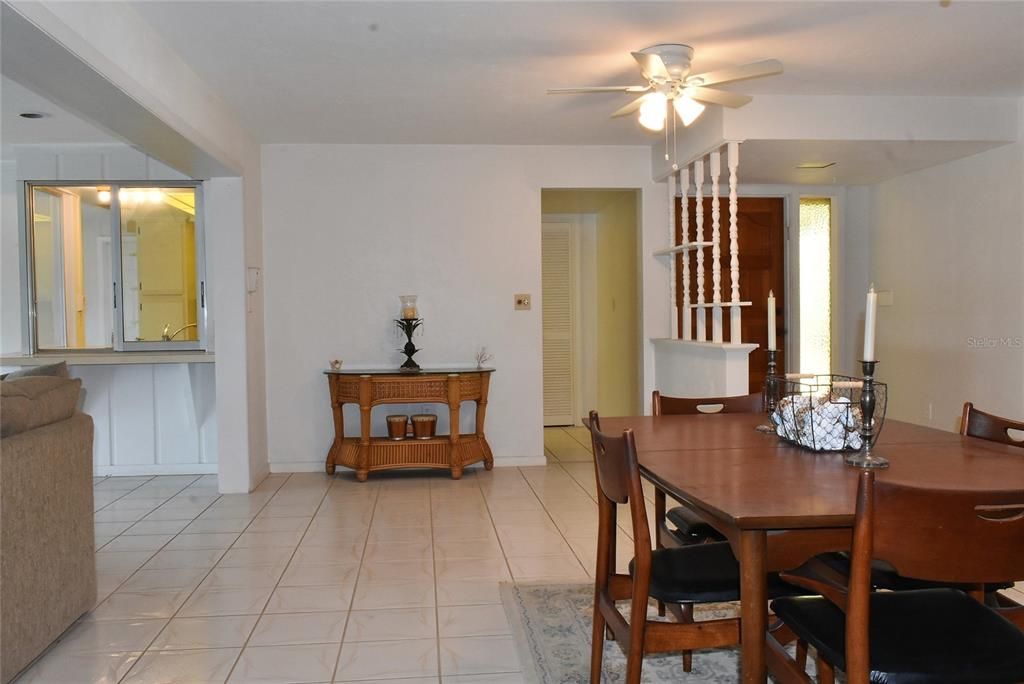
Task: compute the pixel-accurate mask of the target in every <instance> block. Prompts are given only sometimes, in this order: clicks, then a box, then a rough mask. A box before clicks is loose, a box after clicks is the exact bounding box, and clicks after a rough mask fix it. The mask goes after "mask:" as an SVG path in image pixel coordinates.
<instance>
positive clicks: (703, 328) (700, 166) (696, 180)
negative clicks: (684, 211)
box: [693, 159, 708, 342]
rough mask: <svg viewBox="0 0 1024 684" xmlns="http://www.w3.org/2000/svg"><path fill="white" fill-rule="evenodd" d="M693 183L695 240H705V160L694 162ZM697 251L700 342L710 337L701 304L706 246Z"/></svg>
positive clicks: (697, 332)
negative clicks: (695, 204)
mask: <svg viewBox="0 0 1024 684" xmlns="http://www.w3.org/2000/svg"><path fill="white" fill-rule="evenodd" d="M693 185H694V199H695V200H696V203H697V207H696V216H695V217H694V220H695V223H696V236H695V242H698V243H700V242H704V160H703V159H698V160H697V161H695V162H693ZM695 249H696V252H697V304H698V308H697V329H696V331H695V332H696V339H697V341H698V342H706V341H707V339H708V332H707V315H706V312H705V310H704V308H703V307H701V306H699V305H700V304H703V303H704V248H703V246H702V245H699V244H698V245H697V247H695Z"/></svg>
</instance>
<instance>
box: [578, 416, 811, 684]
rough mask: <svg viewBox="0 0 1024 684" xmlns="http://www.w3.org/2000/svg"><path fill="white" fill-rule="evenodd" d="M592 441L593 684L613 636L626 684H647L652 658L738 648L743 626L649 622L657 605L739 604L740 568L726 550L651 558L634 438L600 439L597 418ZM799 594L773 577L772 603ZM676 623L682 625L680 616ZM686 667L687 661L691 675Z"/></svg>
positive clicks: (699, 548)
mask: <svg viewBox="0 0 1024 684" xmlns="http://www.w3.org/2000/svg"><path fill="white" fill-rule="evenodd" d="M590 435H591V443H592V445H593V450H594V471H595V474H596V479H597V500H598V537H597V564H596V569H595V573H594V575H595V581H594V633H593V640H592V652H591V664H590V681H591V683H592V684H598V683H599V682H600V681H601V667H602V662H603V658H602V655H603V651H604V639H605V633H606V631H607V632H609V633H610V636H611V638H613V639H614V640H615V641H616V642H617V643H618V644H620V646H621V647H622V649H623V651H624V652H625V655H626V680H625V681H626V683H627V684H637V683H638V682H639V681H640V673H641V670H642V667H643V657H644V655H646V654H652V653H671V652H688V651H692V650H694V649H703V648H719V647H723V646H731V645H735V644H737V643H739V620H738V619H737V618H726V619H713V620H702V621H700V622H693V621H692V619H691V620H690V621H688V622H686V621H680V622H664V621H658V620H650V619H648V617H647V605H648V600H649V599H650V598H653V599H655V600H657V601H660V602H663V603H666V604H669V605H672V606H677V607H678V606H689V607H691V608H692V606H693V605H694V604H702V603H712V602H719V601H738V600H739V598H740V590H739V564H738V563H737V561H736V558H735V556H734V555H733V553H732V550H731V549H730V547H729V544H728V543H725V542H719V543H714V544H696V545H690V546H684V547H680V548H671V549H658V550H652V549H651V533H650V528H649V526H648V522H647V508H646V506H645V504H644V494H643V488H642V486H641V483H640V467H639V465H638V462H637V452H636V441H635V439H634V437H633V431H632V430H625V431H624V432H623V433H622V436H621V437H613V436H609V435H605V434H604V433H602V432H601V422H600V418H599V416H598V414H597V412H596V411H591V412H590ZM619 505H627V506H629V515H630V524H631V526H632V532H633V547H634V548H633V553H634V557H633V560H632V561H630V563H629V574H622V573H618V572H616V567H615V542H616V526H617V520H616V518H617V509H618V506H619ZM800 592H801V590H800V589H798V588H797V587H794V586H792V585H788V584H786V583H784V582H782V581H781V580H780V579H779V577H778V575H777V574H772V575H769V576H768V594H769V597H773V596H788V595H792V594H794V593H800ZM616 601H629V618H628V620H627V619H626V618H625V617H624V616H623V614H622V613H621V612H619V609H618V608H617V607H616V605H615V602H616ZM673 615H675V616H676V617H677V618H678V617H679V614H678V613H677V612H676V611H673ZM691 615H692V611H691ZM687 666H688V664H687V663H686V661H685V660H684V668H686V667H687Z"/></svg>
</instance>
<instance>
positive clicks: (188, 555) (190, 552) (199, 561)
mask: <svg viewBox="0 0 1024 684" xmlns="http://www.w3.org/2000/svg"><path fill="white" fill-rule="evenodd" d="M223 553H224V552H223V551H222V550H221V549H167V548H165V549H164V550H163V551H157V552H156V554H155V555H154V556H153V557H152V558H150V559H149V561H148V562H147V563H146V565H145V566H143V567H145V568H146V569H147V570H172V569H176V568H207V569H209V568H212V567H213V566H214V565H216V564H217V561H218V560H219V559H220V557H221V555H223Z"/></svg>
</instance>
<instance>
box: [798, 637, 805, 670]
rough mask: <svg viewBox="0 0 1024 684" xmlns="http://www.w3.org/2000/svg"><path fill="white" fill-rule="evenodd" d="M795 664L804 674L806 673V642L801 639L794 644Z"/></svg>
mask: <svg viewBox="0 0 1024 684" xmlns="http://www.w3.org/2000/svg"><path fill="white" fill-rule="evenodd" d="M796 664H797V665H799V666H800V669H801V670H803V671H804V672H806V671H807V642H806V641H804V640H803V639H800V640H798V641H797V642H796Z"/></svg>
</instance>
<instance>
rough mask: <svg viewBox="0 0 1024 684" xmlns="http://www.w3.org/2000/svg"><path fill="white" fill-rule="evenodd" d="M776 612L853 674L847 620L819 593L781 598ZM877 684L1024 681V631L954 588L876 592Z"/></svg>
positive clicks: (775, 604)
mask: <svg viewBox="0 0 1024 684" xmlns="http://www.w3.org/2000/svg"><path fill="white" fill-rule="evenodd" d="M772 610H774V611H775V614H776V615H778V616H779V617H780V618H782V619H783V620H785V622H786V624H787V625H788V626H789V627H791V628H792V629H793V631H794V632H795V633H796V634H797V636H799V637H800V638H801V639H803V640H805V641H807V642H808V643H809V644H810V645H812V646H814V647H815V649H817V650H818V653H819V654H820V655H821V656H822V657H823V658H824V659H825V660H826V661H827V662H829V663H831V664H832V665H833V666H834V667H836V668H838V669H842V670H845V669H846V658H845V636H846V621H845V620H846V618H845V616H844V614H843V612H842V611H841V610H839V608H837V607H836V606H835V605H834V604H832V603H830V602H829V601H828V600H826V599H824V598H821V597H819V596H804V597H794V598H780V599H777V600H775V601H773V602H772ZM869 625H870V627H869V629H870V632H869V637H868V639H869V643H870V648H871V681H872V682H875V683H876V684H940V683H941V684H1010V683H1012V682H1020V681H1024V632H1021V630H1020V629H1018V628H1017V627H1016V626H1015V625H1013V623H1011V622H1009V621H1008V620H1006V619H1005V618H1003V617H1002V616H1000V615H998V614H996V613H995V612H993V611H992V610H990V609H989V608H986V607H985V606H983V605H981V604H980V603H978V602H977V601H975V600H974V599H972V598H971V597H970V596H968V595H967V594H964V593H963V592H960V591H957V590H955V589H922V590H917V591H900V592H876V593H873V594H872V595H871V618H870V622H869Z"/></svg>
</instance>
